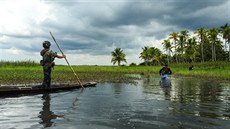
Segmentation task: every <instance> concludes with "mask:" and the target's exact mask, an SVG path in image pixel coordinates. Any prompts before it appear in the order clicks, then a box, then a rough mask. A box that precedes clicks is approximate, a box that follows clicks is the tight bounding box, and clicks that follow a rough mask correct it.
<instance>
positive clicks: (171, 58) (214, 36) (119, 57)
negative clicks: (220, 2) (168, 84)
mask: <svg viewBox="0 0 230 129" xmlns="http://www.w3.org/2000/svg"><path fill="white" fill-rule="evenodd" d="M162 45H163V48H164V52H162V51H161V50H160V49H159V48H156V47H149V46H145V47H143V48H142V52H141V53H140V57H139V58H140V59H143V60H144V62H143V63H141V64H143V65H161V64H166V63H167V64H170V63H193V62H205V61H229V62H230V26H229V25H228V24H225V25H223V26H221V27H220V28H211V29H205V28H199V29H197V30H196V31H195V32H193V33H190V32H189V31H187V30H182V31H180V32H172V33H170V34H169V36H168V38H167V39H165V40H163V42H162ZM125 57H126V55H125V54H124V52H123V50H122V49H121V48H115V49H114V51H112V59H111V63H113V64H116V63H118V65H120V63H121V62H126V58H125Z"/></svg>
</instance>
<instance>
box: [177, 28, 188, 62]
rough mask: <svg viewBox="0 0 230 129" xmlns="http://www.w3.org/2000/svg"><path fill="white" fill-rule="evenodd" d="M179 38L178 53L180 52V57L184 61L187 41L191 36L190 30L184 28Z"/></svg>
mask: <svg viewBox="0 0 230 129" xmlns="http://www.w3.org/2000/svg"><path fill="white" fill-rule="evenodd" d="M178 37H179V40H178V42H177V45H178V53H179V54H180V57H181V59H182V61H183V55H184V47H185V45H186V42H187V40H188V38H189V32H188V31H187V30H183V31H181V32H180V34H179V35H178Z"/></svg>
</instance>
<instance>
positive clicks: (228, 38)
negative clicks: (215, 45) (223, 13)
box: [220, 24, 230, 61]
mask: <svg viewBox="0 0 230 129" xmlns="http://www.w3.org/2000/svg"><path fill="white" fill-rule="evenodd" d="M220 28H221V33H222V34H223V39H225V46H226V42H228V47H229V48H228V61H230V26H228V24H225V25H224V26H221V27H220Z"/></svg>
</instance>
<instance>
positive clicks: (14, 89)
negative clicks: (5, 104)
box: [0, 82, 97, 97]
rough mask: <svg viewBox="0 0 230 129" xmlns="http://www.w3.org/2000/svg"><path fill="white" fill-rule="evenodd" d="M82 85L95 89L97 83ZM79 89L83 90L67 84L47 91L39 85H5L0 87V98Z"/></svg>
mask: <svg viewBox="0 0 230 129" xmlns="http://www.w3.org/2000/svg"><path fill="white" fill-rule="evenodd" d="M82 85H83V87H84V88H86V87H95V86H96V85H97V82H88V83H84V84H82ZM78 88H82V87H81V85H80V84H67V83H60V84H54V85H52V86H51V87H50V88H47V89H44V88H42V85H38V84H37V85H36V84H35V85H32V84H31V86H27V85H24V86H23V85H5V86H0V97H7V96H24V95H29V94H42V93H53V92H60V91H68V90H73V89H78Z"/></svg>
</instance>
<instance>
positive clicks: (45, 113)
mask: <svg viewBox="0 0 230 129" xmlns="http://www.w3.org/2000/svg"><path fill="white" fill-rule="evenodd" d="M42 101H43V107H42V111H41V112H39V114H40V115H39V116H38V117H39V118H41V120H42V121H41V122H40V124H42V125H43V127H51V126H52V125H53V122H52V120H53V119H56V118H57V117H58V115H55V114H54V112H52V111H51V110H50V101H51V98H50V95H49V94H48V93H45V94H43V95H42Z"/></svg>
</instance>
